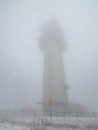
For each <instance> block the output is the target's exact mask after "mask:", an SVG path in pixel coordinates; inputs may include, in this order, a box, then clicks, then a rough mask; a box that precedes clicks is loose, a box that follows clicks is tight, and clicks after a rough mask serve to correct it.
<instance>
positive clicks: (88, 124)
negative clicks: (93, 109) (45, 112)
mask: <svg viewBox="0 0 98 130" xmlns="http://www.w3.org/2000/svg"><path fill="white" fill-rule="evenodd" d="M9 122H10V123H0V130H31V129H32V130H33V129H34V128H36V130H70V129H74V130H76V129H77V130H88V129H89V130H98V118H96V119H95V118H87V117H52V118H51V117H47V116H44V117H35V118H29V117H28V118H26V117H23V118H22V117H21V118H19V117H17V118H14V120H13V121H9Z"/></svg>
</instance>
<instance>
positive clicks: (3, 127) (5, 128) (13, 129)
mask: <svg viewBox="0 0 98 130" xmlns="http://www.w3.org/2000/svg"><path fill="white" fill-rule="evenodd" d="M0 130H30V128H27V127H22V126H13V125H12V124H8V123H0Z"/></svg>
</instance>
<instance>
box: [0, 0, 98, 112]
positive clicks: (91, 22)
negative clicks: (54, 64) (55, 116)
mask: <svg viewBox="0 0 98 130" xmlns="http://www.w3.org/2000/svg"><path fill="white" fill-rule="evenodd" d="M54 17H56V19H57V20H58V22H59V25H60V27H61V30H62V32H63V33H64V38H65V41H66V43H67V46H66V52H65V54H64V64H65V75H66V82H67V84H68V85H69V87H70V89H69V90H68V95H69V99H70V101H71V102H77V103H81V104H83V105H85V106H87V108H88V110H89V111H95V112H98V101H97V99H98V56H97V55H98V1H97V0H62V1H61V0H47V1H46V0H42V1H40V0H21V1H20V0H14V1H13V0H9V1H8V0H0V109H18V108H28V107H31V108H32V107H33V104H34V103H38V102H41V101H42V100H41V99H42V79H43V53H42V51H41V50H40V48H39V41H38V39H39V37H40V36H41V30H40V28H41V26H43V25H44V24H45V23H47V22H48V21H50V20H51V19H52V18H54Z"/></svg>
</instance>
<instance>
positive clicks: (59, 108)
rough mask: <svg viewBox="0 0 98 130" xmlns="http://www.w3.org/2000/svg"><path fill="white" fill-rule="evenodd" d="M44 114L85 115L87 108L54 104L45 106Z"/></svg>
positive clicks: (67, 104) (79, 105)
mask: <svg viewBox="0 0 98 130" xmlns="http://www.w3.org/2000/svg"><path fill="white" fill-rule="evenodd" d="M43 112H46V113H50V112H52V113H73V112H77V113H85V112H87V110H86V108H85V106H83V105H81V104H76V103H54V104H52V105H48V104H43Z"/></svg>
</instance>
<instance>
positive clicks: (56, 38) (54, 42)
mask: <svg viewBox="0 0 98 130" xmlns="http://www.w3.org/2000/svg"><path fill="white" fill-rule="evenodd" d="M41 32H42V36H41V37H40V39H39V41H40V47H41V48H42V49H45V48H47V47H48V48H49V47H53V46H59V48H61V49H64V47H65V41H64V37H63V33H62V31H61V29H60V27H59V24H58V22H57V21H56V19H52V20H51V21H49V22H48V23H47V24H45V25H44V26H42V28H41Z"/></svg>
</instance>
